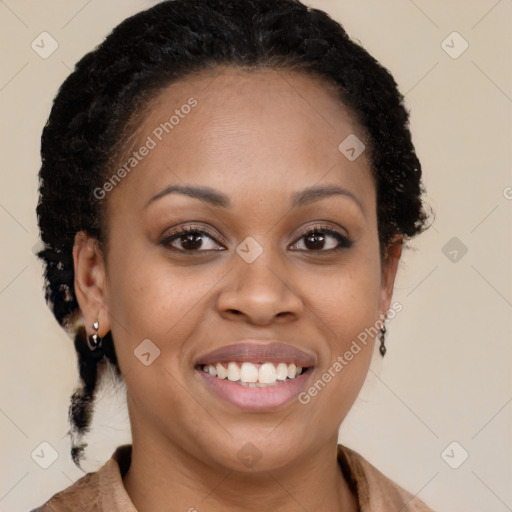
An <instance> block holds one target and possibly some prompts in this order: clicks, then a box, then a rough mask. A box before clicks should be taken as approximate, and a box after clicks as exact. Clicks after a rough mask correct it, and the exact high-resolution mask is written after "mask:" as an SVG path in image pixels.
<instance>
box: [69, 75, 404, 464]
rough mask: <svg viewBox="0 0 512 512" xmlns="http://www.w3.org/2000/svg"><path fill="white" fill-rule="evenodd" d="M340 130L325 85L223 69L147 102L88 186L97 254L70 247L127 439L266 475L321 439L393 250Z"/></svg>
mask: <svg viewBox="0 0 512 512" xmlns="http://www.w3.org/2000/svg"><path fill="white" fill-rule="evenodd" d="M171 116H174V117H171ZM165 123H167V124H165ZM351 134H352V135H355V136H357V137H358V138H359V139H360V140H362V141H364V139H365V137H364V133H363V131H362V130H361V129H360V127H359V126H358V125H357V124H356V123H355V122H354V119H353V118H352V117H351V115H349V113H348V112H347V110H346V109H345V108H344V106H343V105H342V104H341V103H340V101H339V100H338V98H337V97H336V94H335V92H334V91H333V90H331V88H330V87H329V86H328V85H327V84H325V83H322V82H321V81H319V80H317V79H314V78H312V77H310V76H306V75H304V74H298V73H296V72H292V71H284V70H280V71H275V70H274V71H271V70H265V71H258V72H252V73H248V72H244V71H242V70H237V69H233V68H222V69H218V70H217V71H216V72H215V73H213V72H205V73H202V74H199V75H196V76H194V77H193V78H188V79H185V80H183V81H181V82H178V83H174V84H172V85H171V86H169V87H168V88H167V89H166V90H164V91H163V92H162V93H161V94H160V95H159V96H158V97H157V98H156V99H155V100H154V101H153V102H152V103H151V105H150V107H149V108H148V110H147V112H146V113H145V116H144V119H143V120H142V121H141V122H140V124H139V126H138V128H137V130H136V132H135V133H134V136H133V140H134V141H135V142H134V144H133V148H132V151H133V150H135V151H137V155H135V156H134V155H133V153H130V152H128V153H127V154H125V155H124V156H123V157H121V158H120V160H119V162H118V167H116V168H114V169H112V173H111V175H113V174H115V173H117V176H118V177H120V178H121V179H120V180H111V186H108V185H107V186H105V187H104V188H102V191H100V192H97V193H98V194H99V195H105V198H104V199H103V200H104V201H108V217H107V218H108V232H109V235H108V250H107V251H106V254H103V255H102V254H101V252H100V251H99V249H98V248H97V245H96V244H94V241H91V240H86V239H84V238H80V237H77V243H76V245H75V250H74V257H75V269H76V281H75V287H76V290H77V296H78V299H79V302H80V306H81V310H82V312H83V315H84V318H85V321H86V325H92V323H93V322H94V321H95V320H96V318H99V321H100V330H99V334H100V336H104V335H105V333H106V332H108V330H111V331H112V335H113V339H114V343H115V349H116V353H117V356H118V360H119V365H120V368H121V371H122V373H123V376H124V380H125V383H126V386H127V391H128V406H129V411H130V420H131V424H132V433H133V436H134V442H141V443H142V442H144V443H146V445H147V446H152V447H153V448H155V449H156V447H159V448H160V449H162V448H163V447H165V449H166V450H171V451H172V452H174V453H175V454H178V453H179V454H181V455H184V454H185V455H186V456H189V457H193V458H196V459H198V460H201V461H203V462H204V463H205V464H208V465H210V466H215V467H223V468H229V469H236V470H240V471H250V470H251V469H250V465H248V464H246V463H245V462H244V460H245V459H244V457H245V456H246V455H247V453H246V452H250V453H248V455H255V454H258V455H257V456H258V457H259V456H261V459H260V461H259V462H258V465H257V468H258V469H263V470H269V469H273V468H277V467H284V466H286V465H287V464H291V463H296V462H297V459H298V458H300V457H307V456H311V454H313V453H315V452H317V451H318V450H319V449H321V447H322V446H325V445H326V443H329V442H332V441H333V439H336V438H337V431H338V427H339V425H340V423H341V422H342V420H343V418H344V417H345V415H346V414H347V412H348V410H349V409H350V407H351V406H352V404H353V402H354V400H355V398H356V396H357V394H358V392H359V390H360V388H361V386H362V384H363V381H364V378H365V376H366V373H367V370H368V366H369V363H370V359H371V354H372V350H373V339H372V338H371V337H368V338H367V340H366V344H364V343H361V342H360V341H359V342H358V344H357V345H358V347H359V350H357V349H355V348H354V344H353V342H354V341H355V340H358V336H359V335H360V334H361V333H362V332H364V331H365V329H367V328H369V327H372V326H374V325H375V324H376V322H378V321H379V318H380V315H381V314H383V313H385V312H386V311H387V309H388V308H389V305H390V299H391V293H392V287H393V280H394V277H395V272H396V267H397V263H398V259H399V257H400V244H396V246H392V248H391V249H390V250H388V251H387V253H386V257H385V259H384V260H383V261H382V262H381V260H380V256H379V242H378V232H377V215H376V193H375V186H374V183H373V180H372V176H371V173H370V162H369V160H368V158H367V153H366V152H363V153H362V154H361V155H360V156H359V157H358V158H356V159H355V160H353V159H348V158H347V157H346V156H345V155H344V154H343V153H342V152H341V151H340V150H339V149H338V146H339V145H340V143H341V142H342V141H344V140H345V139H346V138H347V137H348V136H349V135H351ZM142 147H146V148H147V149H146V150H144V149H141V148H142ZM349 154H350V153H349ZM130 156H131V157H132V160H130ZM123 166H124V169H125V171H126V172H125V173H123V172H119V171H118V170H117V169H121V168H122V167H123ZM119 175H121V176H119ZM178 187H179V188H178ZM312 189H318V190H317V191H316V192H313V191H312ZM180 190H181V191H180ZM183 230H187V231H185V232H184V231H183ZM347 351H349V352H352V357H351V358H350V359H349V358H348V357H345V355H346V353H347ZM342 361H343V362H342ZM336 362H337V363H338V364H336ZM301 367H302V369H301ZM340 367H341V368H340ZM326 375H327V377H326ZM329 376H330V378H329ZM221 377H222V378H221ZM240 379H241V380H240ZM319 380H320V381H321V383H320V384H318V381H319ZM242 381H245V382H242ZM315 383H317V384H316V387H315ZM313 388H314V389H316V392H315V391H312V389H313ZM247 443H251V444H250V445H248V444H247ZM297 447H301V448H302V451H301V452H300V453H298V450H297ZM251 452H254V453H251Z"/></svg>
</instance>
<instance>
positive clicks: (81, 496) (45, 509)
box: [31, 471, 99, 512]
mask: <svg viewBox="0 0 512 512" xmlns="http://www.w3.org/2000/svg"><path fill="white" fill-rule="evenodd" d="M98 484H99V471H97V472H96V473H87V474H86V475H85V476H83V477H82V478H80V480H77V481H76V482H75V483H74V484H73V485H71V486H70V487H68V488H67V489H64V490H63V491H61V492H59V493H57V494H55V495H54V496H52V497H51V498H50V499H49V500H48V501H47V502H46V503H45V504H43V505H41V506H40V507H38V508H36V509H34V510H32V511H31V512H68V511H72V510H82V511H83V512H89V511H93V510H97V508H98V498H99V485H98Z"/></svg>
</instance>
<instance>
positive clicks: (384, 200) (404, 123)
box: [37, 0, 428, 466]
mask: <svg viewBox="0 0 512 512" xmlns="http://www.w3.org/2000/svg"><path fill="white" fill-rule="evenodd" d="M223 64H228V65H234V66H238V67H241V68H244V69H253V70H257V69H262V68H273V69H285V68H290V69H291V68H293V69H299V70H300V71H302V72H304V73H310V74H311V75H315V76H317V77H322V78H324V79H326V80H328V81H329V82H330V83H331V84H334V85H335V86H336V88H337V90H338V91H339V95H340V101H341V102H343V103H344V104H345V106H346V107H347V108H349V109H350V111H351V112H352V114H353V116H354V118H355V120H356V121H358V122H359V124H360V125H361V126H362V127H363V128H364V130H365V132H366V134H367V137H368V140H367V148H368V149H369V151H370V155H371V158H370V160H371V164H372V174H373V178H374V181H375V185H376V191H377V218H378V235H379V243H380V248H381V251H382V253H383V251H384V249H385V248H386V247H387V246H388V245H389V243H390V242H391V240H392V238H393V236H394V235H396V234H401V235H403V237H404V239H405V240H407V238H411V237H413V236H415V235H417V234H418V233H420V232H421V231H423V230H424V229H426V227H427V226H426V224H427V219H428V215H427V214H426V212H425V210H424V207H423V203H422V200H421V194H422V193H423V192H424V188H423V185H422V183H421V165H420V162H419V161H418V158H417V156H416V153H415V150H414V146H413V144H412V141H411V135H410V131H409V121H408V118H409V115H408V112H407V111H406V109H405V107H404V104H403V96H402V95H401V94H400V93H399V91H398V89H397V85H396V83H395V81H394V79H393V77H392V76H391V74H390V73H389V72H388V71H387V70H386V69H385V68H384V67H383V66H382V65H380V64H379V63H378V62H377V61H376V60H375V59H374V58H373V57H372V56H371V55H369V54H368V53H367V52H366V50H364V49H363V48H362V47H361V46H359V45H358V44H356V43H354V42H353V41H351V40H350V38H349V37H348V35H347V34H346V32H345V31H344V29H343V27H342V26H341V25H340V24H339V23H337V22H335V21H334V20H333V19H331V18H330V17H329V16H328V15H327V14H326V13H325V12H323V11H321V10H317V9H313V8H308V7H306V6H305V5H303V4H302V3H301V2H300V1H299V0H237V1H236V2H232V1H230V0H167V1H163V2H161V3H159V4H157V5H155V6H153V7H152V8H150V9H147V10H145V11H142V12H140V13H138V14H136V15H134V16H132V17H130V18H128V19H126V20H124V21H123V22H122V23H121V24H120V25H118V26H117V27H116V28H115V29H114V30H113V31H112V32H111V33H110V34H109V35H108V36H107V38H106V39H105V41H104V42H103V43H102V44H100V45H99V46H98V47H96V48H95V49H94V50H93V51H91V52H90V53H88V54H86V55H85V56H84V57H83V58H82V59H81V60H80V61H79V62H78V63H77V64H76V66H75V69H74V71H73V72H72V73H71V74H70V75H69V77H68V78H67V79H66V80H65V81H64V83H63V84H62V85H61V87H60V89H59V91H58V93H57V96H56V97H55V100H54V103H53V106H52V110H51V113H50V116H49V119H48V121H47V123H46V125H45V127H44V130H43V133H42V138H41V158H42V166H41V169H40V173H39V178H40V183H39V194H40V196H39V202H38V205H37V217H38V223H39V228H40V232H41V239H42V242H43V244H44V249H43V250H41V251H40V252H39V253H38V256H39V257H40V258H41V259H42V260H43V262H44V265H45V297H46V300H47V302H48V303H49V305H50V307H51V309H52V311H53V314H54V316H55V318H56V319H57V321H58V322H59V324H60V325H61V326H62V327H63V328H64V329H65V330H66V331H67V332H68V333H69V334H70V335H72V336H73V337H74V344H75V349H76V352H77V356H78V368H79V374H80V385H79V386H78V387H77V389H76V390H75V391H74V393H73V395H72V397H71V405H70V408H69V420H70V423H71V430H70V432H69V433H70V434H71V435H72V437H73V433H75V434H79V435H80V436H82V435H84V434H85V433H87V432H88V429H89V426H90V423H91V418H92V410H93V402H94V393H95V389H96V387H97V383H98V379H99V378H100V377H101V375H102V373H103V371H104V367H105V365H108V364H110V365H112V366H113V367H114V369H115V370H116V372H117V376H118V377H119V378H120V370H119V367H118V364H117V359H116V354H115V350H114V343H113V339H112V336H111V333H108V334H107V335H106V336H105V337H104V338H103V351H102V352H101V353H100V355H99V357H98V356H96V355H95V354H94V353H92V352H91V351H90V350H89V349H88V346H87V339H86V331H85V328H84V326H83V325H81V324H80V310H79V305H78V302H77V299H76V296H75V291H74V285H73V281H74V268H73V258H72V249H73V245H74V237H75V234H76V233H77V232H78V231H82V230H83V231H85V232H86V233H87V234H88V235H89V236H91V237H94V238H96V239H97V240H98V242H99V244H100V247H101V248H102V250H104V249H105V248H106V244H107V240H108V233H107V232H106V226H107V223H106V222H105V219H106V205H107V204H108V201H107V200H104V201H100V200H98V198H97V197H95V195H94V190H95V189H97V187H98V186H101V184H102V183H104V182H105V179H106V177H107V174H108V169H109V167H110V165H111V164H112V163H113V162H115V161H116V158H117V157H118V155H119V153H120V148H122V146H123V141H125V140H126V139H127V138H129V135H130V133H131V131H132V130H133V127H134V124H136V121H137V116H138V115H140V114H141V113H143V112H144V109H145V108H146V107H147V105H148V104H149V102H150V101H151V99H152V98H154V97H155V96H156V94H158V92H159V91H160V90H162V89H163V88H164V87H166V86H168V85H169V84H170V83H172V82H173V81H175V80H177V79H183V78H184V77H186V76H187V75H189V74H191V73H193V72H195V71H201V70H205V69H214V68H215V67H216V66H219V65H223ZM85 446H86V444H85V443H82V444H74V442H73V444H72V449H71V455H72V458H73V460H74V462H75V463H76V464H77V465H78V466H79V462H80V459H81V457H82V456H83V450H84V448H85Z"/></svg>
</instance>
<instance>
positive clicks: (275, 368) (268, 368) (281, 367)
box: [202, 361, 302, 387]
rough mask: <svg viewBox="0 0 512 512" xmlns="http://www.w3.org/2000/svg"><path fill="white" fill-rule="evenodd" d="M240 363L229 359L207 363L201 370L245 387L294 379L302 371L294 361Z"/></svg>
mask: <svg viewBox="0 0 512 512" xmlns="http://www.w3.org/2000/svg"><path fill="white" fill-rule="evenodd" d="M239 364H240V363H236V362H234V361H230V362H228V363H227V369H226V366H224V365H225V363H217V364H208V365H204V366H203V367H202V369H203V371H204V372H206V373H209V374H210V375H213V376H214V377H218V378H219V379H228V380H229V381H231V382H238V381H240V383H241V384H242V385H245V386H246V387H260V385H263V386H266V385H272V384H274V385H276V384H277V383H278V382H283V381H285V380H286V379H294V378H295V377H298V376H299V375H300V374H301V373H302V366H297V365H295V364H294V363H290V364H287V363H279V364H278V365H274V364H273V363H263V364H259V365H256V364H253V363H249V362H247V361H246V362H243V363H242V364H241V365H240V366H239Z"/></svg>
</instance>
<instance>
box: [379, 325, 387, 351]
mask: <svg viewBox="0 0 512 512" xmlns="http://www.w3.org/2000/svg"><path fill="white" fill-rule="evenodd" d="M379 340H380V347H379V352H380V355H381V356H382V357H384V354H385V353H386V345H385V344H384V343H385V340H386V326H385V325H384V324H382V326H381V328H380V335H379Z"/></svg>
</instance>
